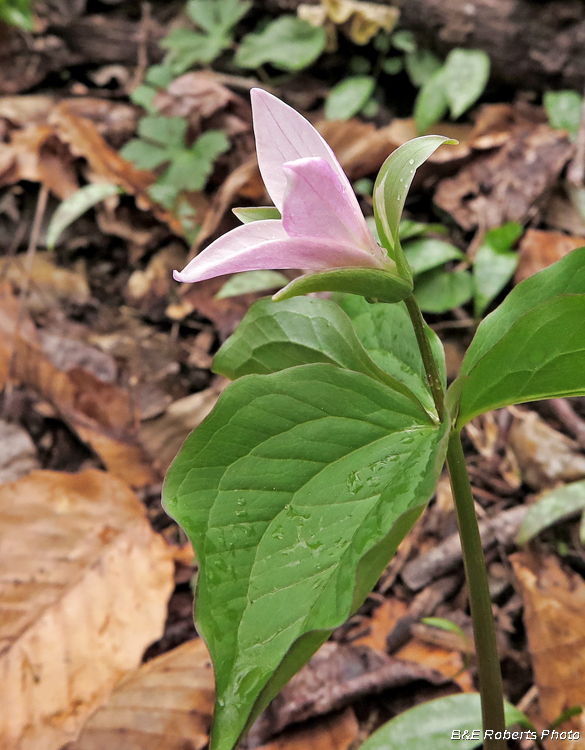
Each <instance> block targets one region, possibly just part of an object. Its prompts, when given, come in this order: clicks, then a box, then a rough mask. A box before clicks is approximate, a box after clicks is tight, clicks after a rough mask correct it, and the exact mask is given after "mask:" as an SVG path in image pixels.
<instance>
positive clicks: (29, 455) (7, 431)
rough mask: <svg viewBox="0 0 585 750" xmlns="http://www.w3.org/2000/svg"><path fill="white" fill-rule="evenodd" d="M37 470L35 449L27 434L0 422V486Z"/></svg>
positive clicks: (20, 428) (23, 430) (16, 427)
mask: <svg viewBox="0 0 585 750" xmlns="http://www.w3.org/2000/svg"><path fill="white" fill-rule="evenodd" d="M38 468H39V462H38V459H37V449H36V448H35V445H34V443H33V441H32V440H31V437H30V435H29V434H28V432H27V431H26V430H25V429H23V428H22V427H19V426H18V425H16V424H11V423H9V422H4V421H0V484H4V483H5V482H13V481H14V480H15V479H20V478H21V477H25V476H26V475H27V474H30V472H31V471H33V470H34V469H38Z"/></svg>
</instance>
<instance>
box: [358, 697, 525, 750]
mask: <svg viewBox="0 0 585 750" xmlns="http://www.w3.org/2000/svg"><path fill="white" fill-rule="evenodd" d="M504 710H505V717H506V726H507V727H509V726H512V725H513V724H520V725H521V726H524V727H529V728H531V729H533V727H532V725H531V724H530V721H529V720H528V719H527V717H526V716H525V715H524V714H523V713H522V711H519V710H518V709H517V708H515V707H514V706H512V705H511V704H510V703H505V704H504ZM509 734H510V737H508V738H507V739H510V738H511V737H512V735H513V734H514V733H513V732H510V733H509ZM519 734H520V733H519V732H516V736H515V737H514V739H516V740H517V739H519V737H518V735H519ZM457 740H460V741H461V740H463V746H464V747H465V748H466V750H473V749H474V748H476V747H479V746H480V745H481V744H482V742H483V732H482V730H481V704H480V698H479V694H478V693H463V694H461V695H448V696H447V697H446V698H437V699H436V700H434V701H428V702H427V703H420V704H419V705H418V706H415V707H414V708H411V709H409V710H408V711H404V712H403V713H401V714H398V716H396V717H395V718H394V719H391V720H390V721H389V722H387V723H386V724H384V726H383V727H380V729H378V731H377V732H374V734H373V735H372V736H371V737H370V738H369V739H368V740H366V742H364V744H363V745H360V750H405V749H406V748H408V750H429V748H432V750H452V749H453V743H454V742H455V741H457Z"/></svg>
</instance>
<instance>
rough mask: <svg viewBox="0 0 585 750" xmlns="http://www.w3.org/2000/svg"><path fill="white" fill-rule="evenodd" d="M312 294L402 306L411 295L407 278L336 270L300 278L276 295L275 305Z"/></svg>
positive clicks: (371, 270)
mask: <svg viewBox="0 0 585 750" xmlns="http://www.w3.org/2000/svg"><path fill="white" fill-rule="evenodd" d="M310 292H346V293H348V294H361V295H362V296H363V297H367V298H368V299H372V300H375V301H376V302H400V301H401V300H403V299H405V297H408V296H409V295H410V294H411V293H412V282H411V281H410V279H408V278H404V277H402V276H399V275H398V273H391V272H390V271H389V270H384V271H383V270H378V269H377V268H335V269H333V270H332V271H322V272H319V273H311V274H307V275H306V276H299V277H298V278H296V279H293V281H291V282H290V284H287V285H286V286H285V287H284V289H281V290H280V292H277V293H276V294H275V295H274V299H275V301H278V300H283V299H289V298H290V297H295V296H296V295H299V294H309V293H310Z"/></svg>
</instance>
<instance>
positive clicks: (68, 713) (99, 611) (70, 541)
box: [0, 470, 173, 750]
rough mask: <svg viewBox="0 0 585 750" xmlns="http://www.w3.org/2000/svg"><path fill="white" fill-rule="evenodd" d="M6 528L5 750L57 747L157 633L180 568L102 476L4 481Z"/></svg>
mask: <svg viewBox="0 0 585 750" xmlns="http://www.w3.org/2000/svg"><path fill="white" fill-rule="evenodd" d="M0 520H1V524H2V531H3V533H2V537H1V539H0V571H1V575H0V675H1V676H2V679H1V683H0V684H1V687H0V703H1V705H2V711H1V712H0V746H1V747H2V748H3V750H21V748H23V747H26V748H27V750H57V749H58V748H60V747H61V746H62V744H63V743H64V742H66V741H67V740H69V739H72V738H73V737H75V735H76V734H77V731H78V730H79V728H80V726H81V725H82V723H83V721H84V719H85V718H86V717H87V715H88V714H89V713H90V712H91V711H92V710H94V709H95V708H96V706H97V705H99V704H100V703H102V702H103V700H104V699H105V698H106V696H107V695H108V693H109V692H110V690H111V689H112V687H113V686H114V685H115V684H116V683H117V682H118V680H119V679H120V677H122V676H123V675H124V674H125V673H126V672H127V671H128V670H130V669H132V668H134V667H136V666H137V665H138V664H139V662H140V659H141V657H142V653H143V651H144V650H145V648H146V647H147V646H148V645H149V644H150V643H152V642H153V641H155V640H156V639H157V638H158V637H160V635H161V633H162V631H163V627H164V622H165V617H166V604H167V600H168V598H169V596H170V594H171V591H172V589H173V563H172V559H171V555H170V552H169V550H168V549H167V547H166V544H165V543H164V542H163V540H162V539H161V537H159V536H158V535H157V534H155V533H154V532H153V531H152V529H151V527H150V525H149V523H148V521H147V520H146V518H145V516H144V510H143V507H142V505H141V503H140V501H139V500H138V498H137V497H136V496H135V495H134V494H133V493H132V492H131V491H130V490H129V489H128V487H127V485H126V484H124V483H123V482H121V481H120V480H118V479H116V478H114V477H112V476H111V475H108V474H104V473H102V472H99V471H95V470H90V471H85V472H83V473H81V474H75V475H74V474H61V473H58V472H50V471H36V472H34V473H33V474H31V475H29V476H28V477H26V478H25V479H21V480H19V481H17V482H12V483H10V484H5V485H3V486H2V487H0ZM72 623H75V627H74V628H73V629H72V627H71V624H72Z"/></svg>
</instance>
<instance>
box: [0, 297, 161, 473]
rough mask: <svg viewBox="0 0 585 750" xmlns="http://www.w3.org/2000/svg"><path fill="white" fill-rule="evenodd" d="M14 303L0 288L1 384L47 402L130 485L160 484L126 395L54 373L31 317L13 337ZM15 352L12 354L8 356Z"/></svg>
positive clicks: (87, 376)
mask: <svg viewBox="0 0 585 750" xmlns="http://www.w3.org/2000/svg"><path fill="white" fill-rule="evenodd" d="M17 317H18V300H17V299H16V298H15V297H14V295H13V294H12V292H11V290H10V287H9V285H4V286H0V385H2V386H4V385H5V384H6V382H7V381H8V377H9V368H12V373H11V376H12V379H13V381H15V382H17V383H22V384H24V385H27V386H29V387H30V388H33V389H34V390H35V391H37V393H39V394H40V395H42V396H43V397H44V398H46V399H47V400H48V401H49V402H50V403H51V404H52V405H53V406H54V407H55V408H56V409H57V410H58V412H59V414H60V415H61V416H62V417H63V419H65V420H66V421H67V422H68V424H69V425H70V426H71V427H72V428H73V429H74V430H75V431H76V432H77V433H78V434H79V436H80V438H81V439H82V440H84V441H85V442H87V443H89V444H90V445H91V446H92V447H93V448H94V450H95V451H96V453H97V454H98V455H99V456H100V457H101V458H102V460H103V462H104V464H105V465H106V467H107V468H108V469H109V470H110V471H111V472H113V473H114V474H116V475H118V476H120V477H122V478H124V479H125V480H126V481H127V482H128V483H129V484H131V485H132V486H134V487H143V486H145V485H147V484H154V483H155V482H157V481H159V477H158V475H157V474H156V472H155V470H154V468H153V467H152V465H151V461H150V459H149V458H148V457H147V456H146V455H145V453H144V450H143V449H142V447H141V446H140V445H139V444H138V443H137V441H136V430H137V418H136V417H137V415H135V414H134V410H133V409H132V407H131V404H130V400H129V396H128V393H127V392H126V391H124V390H122V389H121V388H117V387H116V386H114V385H111V384H110V383H104V382H103V381H101V380H99V378H97V377H95V375H93V374H92V373H91V372H89V371H87V370H84V369H82V368H80V367H77V368H73V369H72V370H69V371H67V372H62V371H61V370H58V369H57V368H56V367H55V366H54V365H53V364H52V362H51V361H50V360H49V359H48V358H46V357H45V356H44V355H43V354H42V352H41V350H40V345H39V341H38V337H37V335H36V331H35V328H34V324H33V323H32V321H31V320H30V319H25V320H24V323H23V325H21V327H20V330H19V332H18V334H17V335H15V330H16V320H17ZM13 352H14V354H13Z"/></svg>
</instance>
